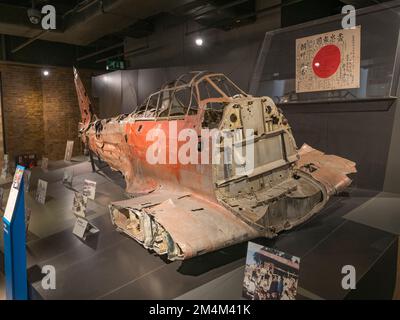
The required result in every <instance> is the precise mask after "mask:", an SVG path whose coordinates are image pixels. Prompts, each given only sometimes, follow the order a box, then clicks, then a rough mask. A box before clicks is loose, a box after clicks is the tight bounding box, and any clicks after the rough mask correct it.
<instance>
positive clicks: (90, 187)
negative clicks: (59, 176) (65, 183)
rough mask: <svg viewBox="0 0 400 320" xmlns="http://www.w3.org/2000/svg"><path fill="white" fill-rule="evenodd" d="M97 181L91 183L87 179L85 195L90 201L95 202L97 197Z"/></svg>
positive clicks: (84, 186) (84, 188)
mask: <svg viewBox="0 0 400 320" xmlns="http://www.w3.org/2000/svg"><path fill="white" fill-rule="evenodd" d="M96 185H97V182H96V181H91V180H87V179H85V181H84V184H83V194H84V195H85V196H87V197H88V199H90V200H94V198H95V196H96Z"/></svg>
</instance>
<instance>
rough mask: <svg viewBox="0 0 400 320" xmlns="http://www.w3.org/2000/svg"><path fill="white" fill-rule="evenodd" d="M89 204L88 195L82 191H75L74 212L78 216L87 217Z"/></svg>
mask: <svg viewBox="0 0 400 320" xmlns="http://www.w3.org/2000/svg"><path fill="white" fill-rule="evenodd" d="M87 204H88V197H86V196H85V195H83V194H82V193H80V192H74V202H73V205H72V212H73V213H74V214H75V215H76V216H78V217H83V218H84V217H86V208H87Z"/></svg>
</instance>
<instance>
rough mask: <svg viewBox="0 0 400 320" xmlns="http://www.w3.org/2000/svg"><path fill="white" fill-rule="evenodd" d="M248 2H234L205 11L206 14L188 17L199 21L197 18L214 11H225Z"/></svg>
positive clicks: (241, 0) (238, 0) (246, 0)
mask: <svg viewBox="0 0 400 320" xmlns="http://www.w3.org/2000/svg"><path fill="white" fill-rule="evenodd" d="M248 1H249V0H236V1H233V2H231V3H228V4H225V5H223V6H218V7H216V8H214V9H211V10H207V11H206V12H203V13H199V14H196V15H190V16H191V18H192V19H194V20H197V19H199V18H201V17H203V16H205V15H207V14H210V13H213V12H215V11H219V10H226V9H229V8H232V7H235V6H237V5H239V4H242V3H245V2H248Z"/></svg>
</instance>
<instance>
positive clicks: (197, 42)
mask: <svg viewBox="0 0 400 320" xmlns="http://www.w3.org/2000/svg"><path fill="white" fill-rule="evenodd" d="M195 43H196V46H198V47H201V46H202V45H203V39H202V38H196V40H195Z"/></svg>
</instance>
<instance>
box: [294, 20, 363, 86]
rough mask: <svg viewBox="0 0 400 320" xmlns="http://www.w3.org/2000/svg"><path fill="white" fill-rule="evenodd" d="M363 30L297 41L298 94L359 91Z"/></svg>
mask: <svg viewBox="0 0 400 320" xmlns="http://www.w3.org/2000/svg"><path fill="white" fill-rule="evenodd" d="M360 38H361V27H360V26H358V27H356V28H354V29H340V30H336V31H331V32H327V33H322V34H318V35H314V36H310V37H305V38H300V39H296V93H302V92H316V91H327V90H341V89H352V88H359V87H360V50H361V40H360Z"/></svg>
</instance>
